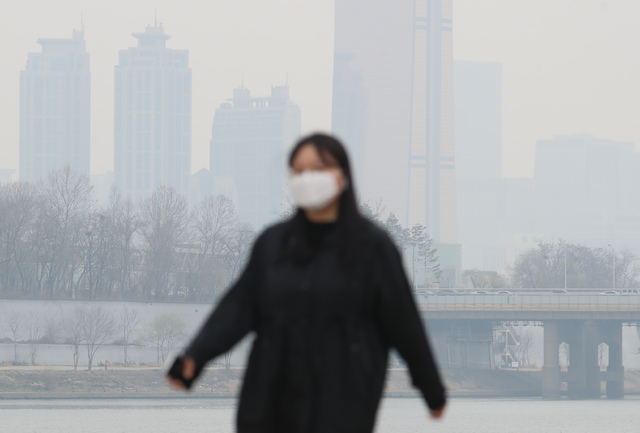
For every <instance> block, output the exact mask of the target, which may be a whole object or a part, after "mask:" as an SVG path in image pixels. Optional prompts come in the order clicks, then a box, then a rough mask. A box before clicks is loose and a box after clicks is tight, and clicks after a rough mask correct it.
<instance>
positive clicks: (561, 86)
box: [0, 0, 640, 177]
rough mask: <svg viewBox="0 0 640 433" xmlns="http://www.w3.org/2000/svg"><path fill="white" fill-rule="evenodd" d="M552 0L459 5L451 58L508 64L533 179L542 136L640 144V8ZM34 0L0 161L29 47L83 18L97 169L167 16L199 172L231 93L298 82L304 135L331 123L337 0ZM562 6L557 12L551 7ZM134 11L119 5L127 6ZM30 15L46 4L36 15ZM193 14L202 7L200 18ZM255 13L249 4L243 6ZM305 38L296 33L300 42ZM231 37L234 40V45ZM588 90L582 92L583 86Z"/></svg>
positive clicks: (509, 140) (507, 148) (6, 159)
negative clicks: (123, 56) (136, 54)
mask: <svg viewBox="0 0 640 433" xmlns="http://www.w3.org/2000/svg"><path fill="white" fill-rule="evenodd" d="M576 4H577V3H576V2H564V3H563V4H562V5H561V6H558V5H557V4H556V2H552V1H550V0H542V1H541V2H538V3H537V4H536V6H535V7H534V6H533V5H529V4H519V3H518V4H514V3H512V2H509V1H506V0H493V1H492V2H489V3H487V4H484V3H478V2H473V1H470V0H457V1H456V2H454V14H455V22H454V27H455V30H454V35H453V37H454V59H456V60H481V61H493V62H500V63H502V64H503V65H504V69H503V71H504V77H503V81H504V95H503V99H504V109H505V110H504V111H505V114H504V125H503V130H504V140H503V148H504V149H503V156H504V169H503V171H504V174H505V175H506V176H509V177H511V176H518V177H520V176H523V177H531V176H532V175H533V155H534V151H535V143H536V141H537V140H539V139H543V138H551V137H553V136H554V135H555V134H563V133H564V134H567V133H574V132H586V133H591V134H593V135H596V136H599V137H609V138H611V139H614V140H618V141H631V142H634V143H640V125H637V124H636V122H634V121H633V119H634V118H636V117H637V115H638V108H637V104H636V102H634V101H637V100H640V84H639V83H638V82H637V80H635V78H634V74H633V71H635V70H637V69H638V63H639V61H640V60H639V59H638V58H637V56H635V55H633V54H632V53H631V52H630V51H628V49H627V48H626V47H627V46H628V43H627V41H629V40H630V39H632V38H634V37H637V35H638V33H640V30H639V29H637V28H636V27H635V25H634V20H633V17H635V16H637V12H638V11H639V9H640V4H637V3H636V2H631V1H625V2H616V3H615V4H612V3H607V4H603V3H602V2H599V1H595V0H585V1H582V2H580V3H579V5H580V7H575V6H576ZM68 6H69V7H66V8H64V9H63V8H60V3H51V2H44V1H40V0H33V1H29V2H27V3H25V6H21V7H16V8H15V10H14V11H13V13H12V14H11V15H7V16H4V17H2V18H0V21H1V23H2V24H3V28H4V29H5V32H6V34H9V35H11V38H4V39H3V42H2V43H3V45H2V48H3V53H4V57H3V62H2V65H0V96H1V98H0V118H2V119H4V120H3V122H1V123H0V135H2V137H3V138H4V141H3V144H2V156H3V158H2V161H0V168H14V169H17V167H18V109H17V106H18V78H17V77H18V74H19V71H20V70H22V69H23V68H24V65H25V60H26V53H27V52H31V51H35V50H36V48H37V45H36V43H35V41H36V40H37V39H38V38H43V37H64V36H66V35H67V34H68V32H69V31H70V30H71V29H73V28H79V22H80V19H79V18H80V13H81V11H82V12H83V14H84V21H85V25H86V28H87V31H86V35H85V39H86V41H87V49H88V51H89V52H90V53H91V62H92V82H93V88H92V100H91V106H92V125H91V126H92V127H91V146H92V155H96V158H92V168H91V172H92V173H93V174H98V173H104V172H106V171H109V170H112V162H111V160H110V159H109V158H105V155H107V156H108V155H110V154H112V153H113V150H112V147H113V137H112V135H113V107H112V104H113V96H112V87H113V73H112V68H113V65H114V64H116V63H117V52H118V50H119V49H121V48H122V47H123V46H128V44H129V42H128V41H129V40H130V36H129V34H130V32H131V30H132V29H136V28H143V27H144V26H145V25H147V24H149V23H152V22H153V15H154V8H156V7H157V11H158V18H159V21H164V23H165V28H167V31H168V33H170V34H172V35H173V36H174V39H175V41H174V44H175V45H174V46H175V47H176V48H184V49H189V51H190V52H191V59H190V60H191V66H192V68H193V70H194V82H193V83H194V84H193V85H194V101H193V108H194V110H193V154H192V171H193V172H195V171H198V170H199V169H200V168H202V167H203V166H206V161H208V160H209V155H208V152H209V151H208V141H209V134H210V122H211V119H212V117H213V112H214V110H215V107H217V106H218V105H219V104H220V103H221V102H222V101H224V99H225V98H226V93H227V92H228V89H230V88H233V87H237V86H238V85H240V83H241V82H242V77H243V75H244V82H245V84H246V85H247V86H250V87H251V88H252V89H253V90H254V91H256V92H258V93H263V94H264V93H267V92H268V91H269V88H270V86H271V85H272V84H283V83H284V82H285V81H286V77H287V74H288V76H289V84H290V86H291V89H292V97H293V98H294V99H295V100H296V101H297V103H298V104H299V105H300V107H301V109H302V111H304V113H305V117H304V118H303V124H302V131H303V132H310V131H313V130H324V131H329V130H330V124H331V113H330V111H331V110H330V108H329V107H330V104H331V84H332V77H331V69H332V62H333V60H332V59H333V5H332V2H305V4H302V3H296V2H288V1H282V2H270V4H269V5H266V4H263V3H262V2H257V1H252V0H246V1H244V2H242V4H239V3H238V4H227V3H225V4H224V5H223V4H217V3H216V4H211V5H201V4H196V3H195V2H194V3H192V2H190V1H189V0H187V1H186V2H182V3H180V4H179V5H178V4H176V5H173V4H169V3H161V4H157V2H155V3H154V2H150V1H147V0H142V1H140V2H135V3H133V4H132V3H130V2H127V3H124V2H122V1H120V0H116V1H114V2H113V3H112V4H111V5H110V6H109V7H108V8H102V7H98V6H96V4H95V3H92V2H90V1H78V2H73V3H70V2H69V3H68ZM550 8H551V9H552V10H553V11H554V13H553V14H548V13H546V12H545V11H547V10H549V9H550ZM125 9H126V11H127V13H122V11H123V10H125ZM33 10H38V11H40V13H39V14H37V15H34V14H32V11H33ZM194 10H197V11H199V12H200V13H198V14H194V12H193V11H194ZM247 11H248V12H247ZM292 35H295V37H291V36H292ZM230 40H233V44H229V43H228V42H229V41H230ZM587 89H588V91H585V90H587Z"/></svg>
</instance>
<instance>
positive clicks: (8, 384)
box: [0, 367, 640, 399]
mask: <svg viewBox="0 0 640 433" xmlns="http://www.w3.org/2000/svg"><path fill="white" fill-rule="evenodd" d="M163 374H164V373H163V370H162V369H158V368H155V369H154V368H111V369H109V370H108V371H105V370H103V369H94V370H92V371H86V370H78V371H73V370H70V369H60V368H58V369H51V368H46V367H41V368H32V367H12V368H0V399H16V398H50V399H55V398H174V397H180V398H194V397H197V398H202V397H234V396H236V395H237V393H238V389H239V387H240V384H241V381H242V375H243V374H244V370H243V369H231V370H225V369H223V368H210V369H207V370H206V372H205V374H204V375H203V376H202V377H201V379H200V380H199V381H198V383H197V386H196V388H195V389H194V391H193V392H190V393H181V392H175V391H173V390H171V389H169V387H168V386H167V385H166V382H165V379H164V375H163ZM443 377H444V380H445V383H446V384H447V388H448V389H449V395H450V396H452V397H534V396H539V395H540V383H541V374H540V372H539V371H504V370H444V371H443ZM625 380H626V383H625V389H626V392H627V393H628V394H640V370H629V371H627V372H626V373H625ZM385 396H387V397H417V396H418V394H417V393H416V391H415V390H414V389H413V388H412V387H411V385H410V380H409V378H408V375H407V371H406V370H405V369H392V370H390V371H389V375H388V380H387V387H386V389H385Z"/></svg>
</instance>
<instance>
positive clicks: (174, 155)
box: [114, 24, 191, 201]
mask: <svg viewBox="0 0 640 433" xmlns="http://www.w3.org/2000/svg"><path fill="white" fill-rule="evenodd" d="M132 36H133V37H135V38H136V39H137V40H138V46H137V47H135V48H129V49H127V50H121V51H120V59H119V63H118V66H116V67H115V105H114V111H115V113H114V114H115V118H114V125H115V130H114V153H115V160H114V171H115V181H116V185H117V186H118V187H119V188H120V190H121V191H122V192H123V194H124V195H125V196H126V197H128V198H130V199H132V200H134V201H138V200H141V199H145V198H147V197H148V196H149V195H151V192H152V191H153V190H154V189H155V188H157V187H158V186H160V185H166V186H171V187H173V188H175V189H176V190H177V191H178V192H179V193H181V194H183V196H184V197H185V198H188V197H189V176H190V175H191V69H190V68H189V52H188V51H187V50H173V49H169V48H166V47H165V43H166V41H167V40H168V39H169V38H170V36H169V35H167V34H166V33H165V32H164V28H163V26H162V24H160V25H157V24H156V25H153V26H147V27H146V28H145V31H144V33H133V34H132Z"/></svg>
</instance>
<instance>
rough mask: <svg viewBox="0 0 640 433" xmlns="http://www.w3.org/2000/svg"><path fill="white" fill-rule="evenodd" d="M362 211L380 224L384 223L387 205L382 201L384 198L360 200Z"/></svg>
mask: <svg viewBox="0 0 640 433" xmlns="http://www.w3.org/2000/svg"><path fill="white" fill-rule="evenodd" d="M359 204H360V206H359V207H360V212H361V213H362V215H364V216H365V217H367V218H369V219H370V220H371V221H374V222H377V223H379V224H381V225H382V224H384V214H385V212H386V207H385V205H384V203H383V201H382V198H376V199H375V200H367V201H364V202H360V203H359Z"/></svg>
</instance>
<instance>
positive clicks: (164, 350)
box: [145, 314, 187, 364]
mask: <svg viewBox="0 0 640 433" xmlns="http://www.w3.org/2000/svg"><path fill="white" fill-rule="evenodd" d="M186 329H187V325H186V323H185V322H184V320H182V318H180V317H179V316H177V315H175V314H161V315H159V316H156V317H154V318H153V320H152V321H151V322H150V323H148V325H147V329H146V332H145V339H146V340H147V341H149V342H150V343H152V344H154V345H155V347H156V356H157V360H158V364H159V363H161V362H164V360H165V357H166V356H167V354H168V351H169V350H171V348H174V347H176V345H177V344H178V342H180V341H182V340H183V339H184V336H185V331H186Z"/></svg>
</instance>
